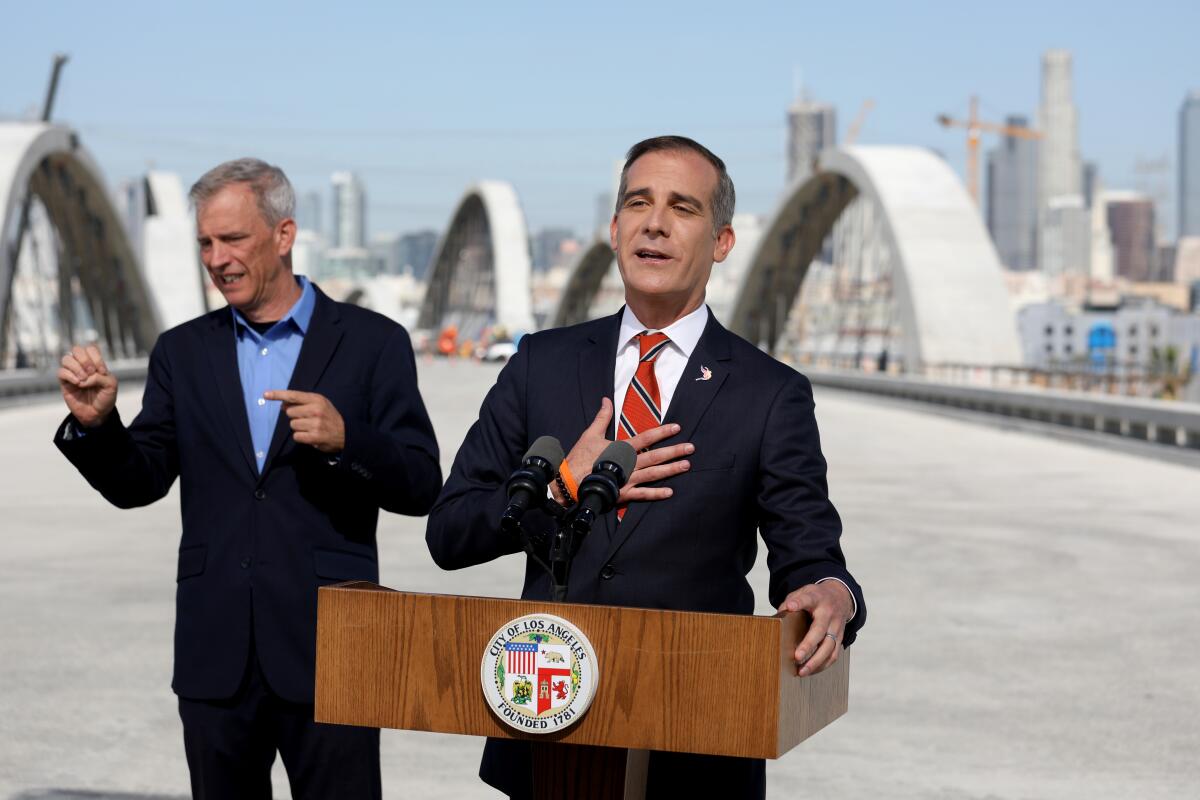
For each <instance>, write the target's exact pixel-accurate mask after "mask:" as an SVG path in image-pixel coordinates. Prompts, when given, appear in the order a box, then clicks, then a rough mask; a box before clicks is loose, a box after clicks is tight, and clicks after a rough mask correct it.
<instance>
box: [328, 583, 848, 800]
mask: <svg viewBox="0 0 1200 800" xmlns="http://www.w3.org/2000/svg"><path fill="white" fill-rule="evenodd" d="M532 613H549V614H554V615H556V616H559V617H562V618H564V619H566V620H569V621H570V622H571V623H573V624H574V625H575V626H576V627H578V628H579V629H581V630H582V631H583V633H584V635H586V636H587V637H588V639H590V640H591V643H592V645H593V647H594V648H595V651H596V657H597V660H598V661H599V672H600V678H599V684H598V685H597V688H596V694H595V698H594V699H593V701H592V705H591V708H590V709H589V710H588V711H587V713H586V714H584V716H583V718H582V719H581V720H579V722H577V723H575V724H574V725H573V726H571V727H569V728H567V729H565V730H563V731H559V732H558V733H555V734H550V735H549V736H539V735H536V734H527V733H522V732H520V731H517V730H515V729H513V728H511V727H509V726H508V725H506V724H504V723H503V722H501V721H500V720H499V718H498V717H496V716H495V714H494V712H493V711H492V710H491V709H490V708H489V707H488V704H487V702H486V700H485V698H484V695H483V692H482V690H481V688H480V682H479V677H480V663H481V660H482V658H483V654H484V651H485V649H486V648H487V647H488V644H489V641H490V640H491V637H492V634H493V633H495V631H496V630H497V628H499V627H500V626H502V625H503V624H504V623H506V622H507V621H509V620H511V619H514V618H516V617H520V616H523V615H525V614H532ZM807 624H808V620H807V617H806V616H805V615H803V614H787V615H777V616H773V617H752V616H744V615H736V614H705V613H696V612H682V611H654V610H648V609H641V608H622V607H615V606H594V605H577V604H572V603H552V602H549V601H546V602H538V601H528V600H502V599H495V598H486V597H460V596H454V595H437V594H415V593H410V592H398V591H393V590H391V589H386V588H384V587H381V586H377V585H375V584H373V583H366V582H353V583H343V584H338V585H334V586H325V587H322V588H321V589H320V591H319V594H318V611H317V685H316V719H317V721H318V722H329V723H338V724H343V725H364V726H368V727H376V728H402V729H406V730H419V731H436V732H441V733H460V734H466V735H469V736H497V737H503V738H512V739H527V740H529V741H531V742H533V743H535V747H534V772H535V775H536V776H537V780H535V783H534V786H535V791H536V793H537V795H538V796H539V797H597V798H599V797H606V798H607V797H612V798H620V797H625V798H634V797H642V796H643V794H644V790H645V775H646V759H647V756H648V751H650V750H671V751H678V752H688V753H705V754H709V755H728V756H743V757H750V758H779V757H780V756H782V755H783V754H784V753H786V752H787V751H788V750H790V749H792V748H793V747H795V746H796V745H797V744H799V743H800V742H801V741H803V740H804V739H806V738H808V737H809V736H811V735H812V734H814V733H816V732H817V731H818V730H820V729H821V728H823V727H825V726H826V725H828V724H829V723H830V722H832V721H833V720H835V719H837V718H838V717H839V716H841V715H842V714H844V713H845V712H846V699H847V691H848V683H849V659H848V658H847V656H848V653H843V654H842V657H841V658H840V659H838V661H837V663H836V664H834V665H833V666H832V667H830V668H829V669H827V670H825V671H824V672H822V673H820V674H818V675H815V676H812V677H807V678H797V677H796V669H795V662H794V661H793V659H792V653H793V652H794V650H795V647H796V644H797V643H798V642H799V641H800V639H801V637H802V636H803V634H804V631H805V630H806V628H807ZM562 745H577V747H564V746H562ZM471 766H474V765H471ZM464 768H467V765H464Z"/></svg>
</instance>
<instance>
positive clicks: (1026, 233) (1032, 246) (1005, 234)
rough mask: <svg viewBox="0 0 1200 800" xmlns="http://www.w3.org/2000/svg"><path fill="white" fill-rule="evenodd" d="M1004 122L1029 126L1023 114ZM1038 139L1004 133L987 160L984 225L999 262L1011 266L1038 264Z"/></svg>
mask: <svg viewBox="0 0 1200 800" xmlns="http://www.w3.org/2000/svg"><path fill="white" fill-rule="evenodd" d="M1007 125H1008V126H1009V127H1013V128H1025V127H1028V121H1027V120H1026V119H1025V117H1022V116H1010V117H1008V119H1007ZM1037 219H1038V206H1037V142H1036V140H1033V139H1020V138H1017V137H1016V136H1005V137H1004V139H1003V141H1001V142H1000V144H999V146H997V147H996V148H995V149H994V150H992V151H991V152H990V153H988V160H987V225H988V231H989V232H990V233H991V234H992V241H993V242H995V244H996V252H997V254H998V255H999V256H1000V263H1001V264H1003V265H1004V266H1005V267H1007V268H1009V269H1013V270H1031V269H1034V268H1035V267H1036V266H1037Z"/></svg>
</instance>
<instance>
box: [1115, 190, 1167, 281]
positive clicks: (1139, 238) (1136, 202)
mask: <svg viewBox="0 0 1200 800" xmlns="http://www.w3.org/2000/svg"><path fill="white" fill-rule="evenodd" d="M1104 202H1105V205H1106V206H1107V217H1108V230H1109V232H1110V233H1111V235H1112V247H1113V263H1114V266H1115V268H1116V273H1117V275H1119V276H1121V277H1122V278H1127V279H1129V280H1131V281H1153V280H1157V279H1158V277H1159V276H1158V269H1157V255H1158V254H1157V250H1156V248H1155V244H1154V201H1153V200H1151V199H1150V198H1149V197H1147V196H1146V195H1144V194H1140V193H1138V192H1105V193H1104Z"/></svg>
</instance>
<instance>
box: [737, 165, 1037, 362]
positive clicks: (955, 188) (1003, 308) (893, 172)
mask: <svg viewBox="0 0 1200 800" xmlns="http://www.w3.org/2000/svg"><path fill="white" fill-rule="evenodd" d="M860 193H861V194H862V195H864V196H865V197H868V198H870V199H871V200H873V201H874V202H876V203H877V204H878V207H879V208H880V209H881V210H882V216H883V220H882V221H883V226H884V235H885V237H886V240H887V241H888V243H889V244H890V246H891V247H892V248H893V249H894V252H895V253H896V254H897V267H896V271H895V276H894V279H895V284H894V292H895V301H896V305H897V308H898V311H899V314H900V325H901V329H902V331H903V337H904V342H903V347H904V352H905V354H906V359H907V360H908V361H909V362H910V363H911V364H913V365H914V366H915V365H920V364H938V363H963V364H979V365H986V364H1018V363H1020V361H1021V350H1020V346H1019V344H1018V339H1017V330H1016V321H1015V319H1014V318H1013V315H1012V313H1011V311H1010V310H1009V303H1008V295H1007V290H1006V289H1005V287H1004V283H1003V280H1002V273H1001V267H1000V261H999V258H998V257H997V256H996V251H995V248H994V247H993V246H992V242H991V239H990V237H989V236H988V233H987V230H986V229H985V228H984V226H983V221H982V220H981V219H980V216H979V212H978V211H977V209H976V208H975V205H974V204H973V203H972V202H971V199H970V197H969V196H968V195H967V193H966V190H965V189H964V188H963V186H962V183H961V181H959V179H958V176H957V175H955V174H954V171H953V170H952V169H950V167H949V166H948V165H947V164H946V163H945V161H943V160H942V159H941V158H938V157H937V156H936V155H934V154H933V153H931V152H929V151H928V150H925V149H922V148H917V147H875V146H857V147H847V148H838V149H832V150H826V151H824V152H823V153H822V154H821V157H820V160H819V164H818V170H817V173H816V174H815V175H813V176H812V177H810V178H808V179H807V180H804V181H800V182H797V184H796V185H793V186H792V187H791V188H790V189H789V191H788V192H787V193H786V195H785V197H784V200H783V202H782V203H781V204H780V205H779V207H778V209H777V210H776V212H775V214H774V216H773V217H772V219H771V222H770V223H769V225H768V226H767V231H766V233H765V234H764V236H763V238H762V240H761V241H760V243H759V246H758V248H757V251H756V253H755V256H754V258H753V260H752V262H751V266H750V270H749V271H748V273H747V275H746V279H745V281H744V282H743V284H742V288H741V291H740V292H739V294H738V299H737V302H736V303H735V306H734V313H733V316H732V318H731V320H730V327H731V328H732V329H733V330H734V331H736V332H737V333H738V334H740V335H741V336H744V337H746V338H747V339H750V340H751V341H754V342H764V341H765V342H767V343H768V344H773V341H772V340H773V339H774V338H777V337H778V335H779V333H780V330H781V328H782V324H780V323H781V321H779V320H777V319H771V317H770V314H771V313H772V309H775V308H779V307H783V308H791V305H792V303H794V301H795V298H796V293H797V292H798V291H799V288H800V284H801V282H802V281H803V279H804V275H805V273H806V272H807V270H808V266H809V264H810V263H811V261H812V259H813V257H814V256H815V255H816V254H817V252H818V251H819V249H820V247H821V243H822V241H823V240H824V239H825V236H826V235H827V234H828V233H829V231H830V229H831V228H832V227H833V223H834V222H835V221H836V219H837V217H838V215H840V214H841V212H842V210H843V209H845V207H846V206H847V205H848V204H849V203H850V201H851V200H853V199H854V197H855V196H857V195H858V194H860Z"/></svg>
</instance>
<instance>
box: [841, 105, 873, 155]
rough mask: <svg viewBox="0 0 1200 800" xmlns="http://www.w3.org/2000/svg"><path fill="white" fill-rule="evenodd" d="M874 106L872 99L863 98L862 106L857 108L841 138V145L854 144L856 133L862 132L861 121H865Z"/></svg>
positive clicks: (856, 137)
mask: <svg viewBox="0 0 1200 800" xmlns="http://www.w3.org/2000/svg"><path fill="white" fill-rule="evenodd" d="M874 107H875V101H874V100H870V99H868V100H863V104H862V106H861V107H860V108H859V109H858V115H857V116H855V117H854V121H853V122H851V123H850V127H849V128H848V129H847V130H846V138H845V139H843V140H842V144H843V145H847V144H854V141H855V140H856V139H858V134H859V133H861V132H862V126H863V123H864V122H866V121H867V114H869V113H871V109H872V108H874Z"/></svg>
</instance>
